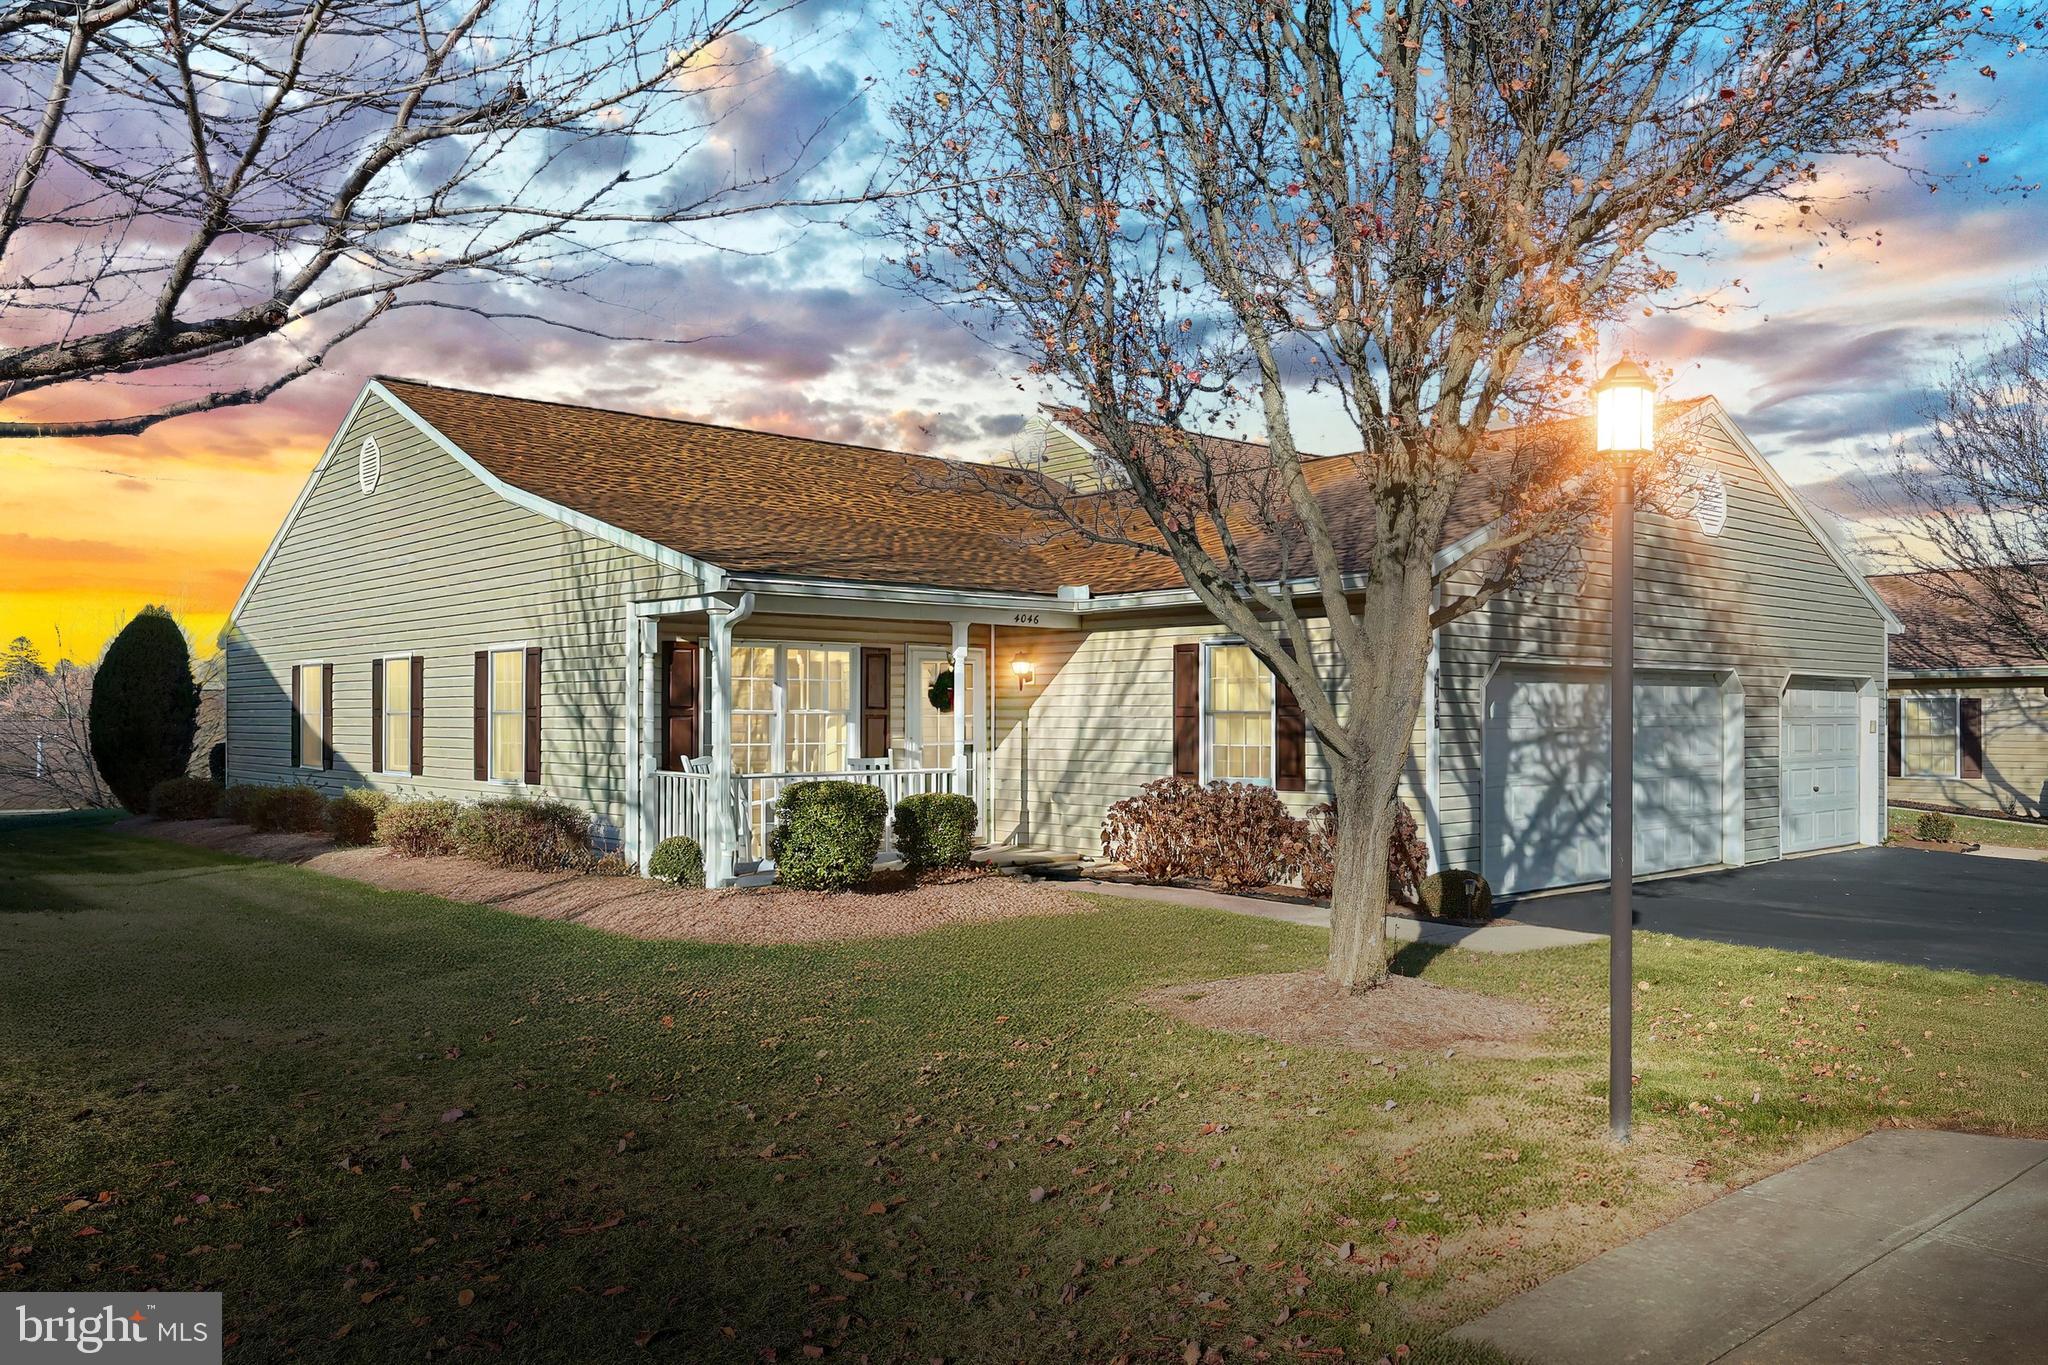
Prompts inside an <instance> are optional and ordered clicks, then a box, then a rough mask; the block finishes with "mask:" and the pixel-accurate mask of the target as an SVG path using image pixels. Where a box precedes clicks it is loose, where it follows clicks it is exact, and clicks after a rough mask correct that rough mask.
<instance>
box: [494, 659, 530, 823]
mask: <svg viewBox="0 0 2048 1365" xmlns="http://www.w3.org/2000/svg"><path fill="white" fill-rule="evenodd" d="M531 648H533V646H532V645H531V644H529V643H527V642H525V641H520V642H519V643H517V644H503V645H485V646H484V656H485V658H484V781H485V782H487V783H489V784H490V785H491V786H494V787H523V786H525V785H526V701H527V698H526V651H527V650H529V649H531ZM500 654H517V655H518V656H519V713H518V714H519V769H518V771H517V772H515V773H513V775H512V776H510V777H499V776H498V775H497V773H495V772H494V771H492V770H493V769H494V768H496V767H497V764H498V733H497V729H498V656H499V655H500Z"/></svg>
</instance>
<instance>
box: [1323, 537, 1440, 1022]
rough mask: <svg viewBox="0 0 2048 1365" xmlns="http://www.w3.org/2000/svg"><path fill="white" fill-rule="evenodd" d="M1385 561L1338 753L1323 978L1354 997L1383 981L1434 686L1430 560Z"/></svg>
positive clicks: (1362, 628) (1362, 629) (1363, 626)
mask: <svg viewBox="0 0 2048 1365" xmlns="http://www.w3.org/2000/svg"><path fill="white" fill-rule="evenodd" d="M1416 555H1417V557H1418V558H1420V560H1421V562H1420V563H1419V564H1417V565H1408V564H1403V563H1401V562H1400V561H1399V560H1393V561H1392V562H1383V563H1382V565H1381V566H1380V567H1379V568H1377V569H1376V570H1375V577H1376V578H1378V579H1380V581H1381V583H1382V584H1383V586H1382V589H1381V591H1380V592H1379V593H1378V594H1377V595H1376V596H1375V597H1374V598H1373V599H1372V600H1371V601H1369V602H1368V603H1367V604H1366V605H1365V607H1364V608H1363V610H1362V611H1361V613H1360V615H1359V617H1358V627H1359V633H1360V634H1361V635H1362V636H1363V637H1364V642H1365V647H1366V650H1367V651H1368V654H1369V656H1370V657H1371V658H1372V660H1373V661H1374V664H1373V667H1372V668H1371V669H1370V670H1369V671H1366V670H1358V669H1355V670H1354V673H1353V685H1352V687H1351V688H1350V691H1349V697H1348V700H1349V706H1348V708H1347V714H1346V715H1345V717H1344V731H1345V737H1346V739H1347V740H1348V741H1349V748H1350V751H1351V756H1350V757H1349V758H1348V759H1337V758H1334V757H1333V760H1332V762H1331V771H1330V782H1331V786H1332V788H1333V789H1334V794H1335V799H1336V805H1337V858H1336V869H1335V879H1334V881H1333V882H1332V884H1331V887H1330V960H1329V963H1328V965H1327V966H1326V967H1325V968H1324V975H1325V976H1326V977H1327V978H1328V979H1329V981H1330V983H1331V985H1333V986H1335V987H1336V988H1337V989H1338V990H1341V991H1344V992H1346V993H1347V994H1348V993H1355V992H1358V991H1364V990H1370V989H1371V988H1372V987H1374V986H1377V985H1379V984H1380V983H1381V982H1383V981H1385V980H1386V979H1387V923H1386V921H1387V901H1388V898H1389V897H1388V892H1389V890H1390V887H1389V884H1388V878H1387V844H1388V841H1389V840H1390V838H1391V837H1392V835H1393V832H1394V810H1395V805H1394V803H1395V802H1396V801H1398V800H1399V799H1400V785H1401V773H1402V770H1403V769H1404V768H1406V767H1407V764H1408V753H1409V745H1410V741H1411V739H1412V737H1413V735H1414V734H1415V717H1416V714H1417V712H1418V710H1419V708H1420V707H1421V705H1422V696H1423V691H1424V689H1425V687H1426V686H1427V684H1428V680H1429V642H1430V624H1429V612H1430V592H1431V585H1430V574H1429V558H1428V555H1427V554H1424V553H1422V552H1421V551H1420V550H1419V549H1418V550H1417V551H1416Z"/></svg>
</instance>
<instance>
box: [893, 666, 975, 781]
mask: <svg viewBox="0 0 2048 1365" xmlns="http://www.w3.org/2000/svg"><path fill="white" fill-rule="evenodd" d="M983 661H984V656H983V653H982V651H981V650H978V649H970V650H968V651H967V677H966V679H965V680H964V682H963V681H962V680H960V679H957V678H956V679H955V680H954V685H953V705H954V706H955V707H964V708H965V709H966V712H967V715H966V720H967V782H968V792H967V794H968V795H970V796H972V795H973V794H974V783H975V777H976V774H975V771H974V769H975V755H976V754H978V753H980V752H981V679H982V673H983ZM909 663H910V705H909V706H907V707H906V708H904V710H905V715H906V719H907V724H908V729H909V735H908V739H909V741H910V753H909V754H908V758H909V760H910V766H911V767H913V768H950V767H952V766H953V712H952V711H951V710H945V711H941V710H940V709H939V708H938V707H937V706H935V705H933V704H932V695H931V694H932V685H933V684H934V683H936V682H937V681H938V680H939V677H940V675H941V674H943V673H945V672H946V671H947V670H948V669H950V668H952V666H953V656H952V653H951V651H949V650H944V649H932V648H914V649H912V650H911V651H910V654H909Z"/></svg>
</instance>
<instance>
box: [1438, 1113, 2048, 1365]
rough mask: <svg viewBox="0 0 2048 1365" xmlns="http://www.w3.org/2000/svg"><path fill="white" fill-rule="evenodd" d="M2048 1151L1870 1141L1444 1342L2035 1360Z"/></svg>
mask: <svg viewBox="0 0 2048 1365" xmlns="http://www.w3.org/2000/svg"><path fill="white" fill-rule="evenodd" d="M2044 1287H2048V1142H2032V1141H2027V1140H2025V1139H2022V1138H2004V1137H1981V1136H1977V1135H1974V1134H1970V1133H1918V1132H1899V1131H1881V1132H1876V1133H1872V1134H1870V1135H1868V1136H1867V1137H1863V1138H1859V1139H1857V1140H1856V1141H1855V1142H1852V1143H1850V1144H1849V1145H1848V1146H1846V1147H1839V1148H1837V1149H1835V1150H1834V1151H1832V1152H1827V1153H1824V1154H1823V1155H1821V1156H1817V1157H1815V1158H1814V1159H1813V1160H1811V1161H1807V1162H1804V1163H1802V1164H1800V1165H1798V1166H1794V1167H1793V1168H1792V1169H1791V1170H1789V1171H1783V1172H1781V1173H1779V1174H1777V1175H1774V1176H1771V1177H1770V1178H1769V1179H1766V1180H1760V1181H1758V1182H1757V1183H1756V1184H1754V1185H1751V1186H1749V1187H1748V1188H1746V1189H1742V1190H1738V1191H1736V1192H1735V1193H1733V1194H1730V1195H1726V1196H1724V1197H1722V1198H1720V1199H1718V1200H1716V1201H1714V1202H1713V1203H1711V1204H1709V1205H1707V1206H1706V1207H1705V1208H1702V1209H1696V1210H1694V1211H1693V1212H1692V1213H1689V1214H1686V1215H1685V1216H1684V1217H1682V1218H1679V1219H1676V1220H1675V1221H1673V1222H1670V1223H1667V1224H1665V1225H1664V1226H1663V1227H1661V1228H1658V1229H1657V1230H1656V1231H1654V1232H1651V1233H1648V1234H1646V1235H1644V1236H1642V1237H1638V1238H1637V1239H1636V1240H1635V1241H1633V1242H1630V1243H1628V1244H1627V1245H1625V1246H1621V1247H1617V1248H1615V1249H1614V1250H1613V1251H1610V1252H1608V1253H1607V1254H1606V1255H1604V1256H1599V1257H1596V1258H1595V1259H1593V1260H1591V1261H1588V1262H1587V1263H1586V1264H1584V1265H1582V1266H1580V1267H1579V1268H1578V1269H1576V1270H1573V1271H1570V1272H1568V1273H1566V1274H1563V1275H1560V1276H1558V1277H1557V1278H1556V1279H1554V1280H1550V1281H1547V1282H1546V1283H1544V1284H1541V1285H1538V1286H1537V1287H1536V1288H1534V1289H1532V1290H1530V1291H1529V1292H1528V1293H1526V1294H1523V1295H1522V1296H1521V1297H1519V1298H1516V1299H1512V1300H1510V1301H1509V1302H1507V1303H1505V1304H1503V1305H1501V1306H1500V1307H1499V1308H1497V1309H1495V1310H1494V1311H1493V1312H1491V1313H1488V1314H1487V1315H1486V1316H1485V1317H1482V1318H1479V1319H1476V1320H1475V1321H1473V1322H1469V1323H1467V1324H1465V1325H1464V1326H1463V1327H1460V1328H1459V1329H1458V1330H1457V1332H1456V1333H1455V1334H1454V1335H1456V1336H1459V1337H1464V1338H1468V1339H1477V1340H1481V1341H1489V1342H1492V1343H1493V1344H1494V1345H1496V1346H1498V1347H1500V1348H1501V1349H1502V1350H1504V1351H1506V1352H1507V1353H1508V1354H1509V1355H1511V1356H1513V1357H1515V1358H1517V1359H1519V1360H1525V1361H1529V1362H1532V1365H1621V1363H1622V1362H1630V1363H1631V1365H1634V1363H1635V1362H1640V1363H1641V1365H1707V1363H1708V1362H1716V1363H1717V1365H1863V1363H1864V1362H1868V1361H1899V1362H1908V1363H1910V1365H2030V1363H2031V1362H2038V1361H2040V1360H2042V1359H2044V1358H2048V1346H2044V1343H2048V1292H2044Z"/></svg>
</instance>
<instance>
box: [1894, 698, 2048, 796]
mask: <svg viewBox="0 0 2048 1365" xmlns="http://www.w3.org/2000/svg"><path fill="white" fill-rule="evenodd" d="M2044 686H2048V678H2043V679H2040V680H2037V681H2029V682H2024V683H2019V682H2016V683H2010V684H2001V685H1997V686H1985V685H1982V684H1977V685H1968V684H1958V683H1942V682H1933V681H1930V682H1915V681H1910V680H1906V679H1898V680H1895V681H1894V683H1893V686H1892V691H1891V695H1892V696H1893V697H1895V698H1897V697H1903V696H1912V695H1919V696H1927V697H1943V698H1947V697H1977V698H1981V699H1982V701H1983V703H1984V775H1983V776H1982V777H1894V778H1892V779H1890V786H1891V798H1892V799H1893V800H1895V801H1914V802H1919V803H1920V804H1922V805H1929V806H1957V807H1960V808H1962V809H1964V810H1981V811H1984V812H1986V813H1987V814H1998V813H2002V814H2006V815H2026V816H2033V817H2037V818H2038V817H2041V816H2044V815H2048V696H2043V695H2042V691H2043V688H2044Z"/></svg>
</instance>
